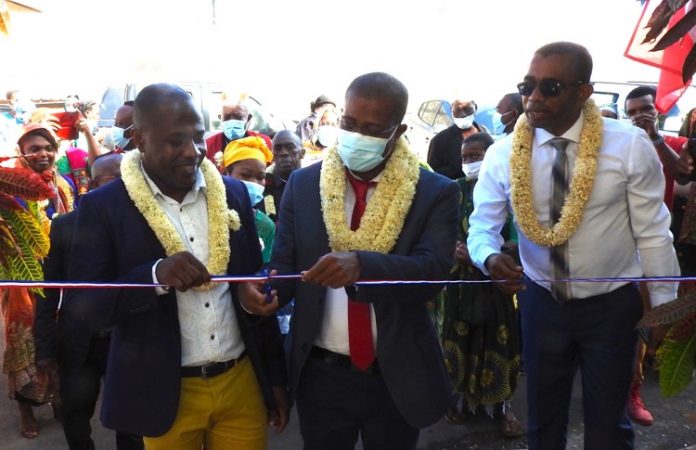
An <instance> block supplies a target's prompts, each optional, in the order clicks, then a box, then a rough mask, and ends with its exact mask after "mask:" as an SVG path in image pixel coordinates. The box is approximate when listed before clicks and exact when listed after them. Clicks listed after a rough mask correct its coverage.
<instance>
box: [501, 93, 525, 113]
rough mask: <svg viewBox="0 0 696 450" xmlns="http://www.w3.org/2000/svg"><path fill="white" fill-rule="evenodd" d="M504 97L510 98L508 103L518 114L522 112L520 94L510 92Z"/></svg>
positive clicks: (522, 106)
mask: <svg viewBox="0 0 696 450" xmlns="http://www.w3.org/2000/svg"><path fill="white" fill-rule="evenodd" d="M505 97H507V98H509V99H510V104H511V105H512V107H513V108H514V109H515V111H517V113H518V114H520V115H521V114H523V113H524V105H523V104H522V95H521V94H520V93H519V92H511V93H510V94H505Z"/></svg>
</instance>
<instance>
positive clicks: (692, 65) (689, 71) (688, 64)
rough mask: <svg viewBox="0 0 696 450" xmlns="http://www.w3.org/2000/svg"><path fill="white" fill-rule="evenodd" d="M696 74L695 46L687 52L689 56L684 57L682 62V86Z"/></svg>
mask: <svg viewBox="0 0 696 450" xmlns="http://www.w3.org/2000/svg"><path fill="white" fill-rule="evenodd" d="M694 73H696V45H694V46H693V48H692V49H691V50H689V54H688V55H686V59H685V60H684V65H683V66H682V81H683V82H684V84H688V83H689V80H691V77H693V76H694Z"/></svg>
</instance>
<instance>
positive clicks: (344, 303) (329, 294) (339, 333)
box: [314, 174, 382, 355]
mask: <svg viewBox="0 0 696 450" xmlns="http://www.w3.org/2000/svg"><path fill="white" fill-rule="evenodd" d="M381 175H382V174H378V175H377V176H376V177H374V178H373V179H372V180H371V181H373V182H378V181H379V179H380V178H381ZM375 189H376V186H370V187H369V188H368V189H367V203H369V202H370V198H372V194H374V192H375ZM354 206H355V191H354V190H353V186H351V184H350V181H348V178H347V177H346V192H345V196H344V200H343V211H344V213H345V217H346V223H347V224H348V225H349V226H350V222H351V218H352V217H353V207H354ZM370 322H371V323H372V343H373V345H374V346H375V348H377V321H376V320H375V309H374V307H373V306H372V304H370ZM314 344H315V345H316V346H317V347H321V348H324V349H326V350H331V351H332V352H336V353H341V354H343V355H350V345H349V342H348V295H347V294H346V290H345V289H344V288H339V289H333V288H326V298H325V299H324V318H323V320H322V323H321V329H320V330H319V334H318V335H317V337H316V339H315V340H314Z"/></svg>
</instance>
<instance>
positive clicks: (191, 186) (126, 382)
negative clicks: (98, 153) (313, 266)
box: [64, 84, 287, 450]
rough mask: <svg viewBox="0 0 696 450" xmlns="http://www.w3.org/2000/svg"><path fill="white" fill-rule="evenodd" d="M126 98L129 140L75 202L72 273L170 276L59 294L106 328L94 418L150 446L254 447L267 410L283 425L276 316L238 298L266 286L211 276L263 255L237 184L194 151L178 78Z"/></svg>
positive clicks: (189, 113)
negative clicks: (111, 175)
mask: <svg viewBox="0 0 696 450" xmlns="http://www.w3.org/2000/svg"><path fill="white" fill-rule="evenodd" d="M134 108H135V111H134V112H135V126H134V130H133V140H134V143H135V144H136V145H137V150H134V151H132V152H130V153H128V154H126V156H125V157H124V161H123V164H122V165H121V172H122V179H121V180H117V181H114V182H113V183H110V184H109V185H108V186H105V187H103V188H102V189H98V190H96V191H94V192H91V193H89V194H88V195H86V196H85V198H84V203H81V205H80V209H79V212H78V220H77V225H76V229H75V239H73V248H72V253H71V254H72V258H71V259H72V261H71V266H70V271H69V277H70V279H74V280H84V281H114V282H121V283H154V284H161V285H164V286H167V287H166V288H160V287H157V288H153V287H148V288H135V289H126V288H122V289H92V290H87V289H85V290H74V291H72V292H70V294H69V295H68V296H67V298H66V302H67V303H66V308H65V312H66V315H67V314H68V313H69V314H70V315H72V316H74V318H75V320H89V323H91V324H92V326H93V327H94V328H95V329H101V328H102V327H104V326H108V325H113V326H114V330H113V332H112V337H111V347H110V349H109V359H108V364H107V373H106V379H105V386H104V394H103V405H102V406H103V407H102V415H101V419H102V422H103V423H104V425H105V426H106V427H108V428H113V429H117V430H121V431H126V432H130V433H135V434H139V435H143V436H145V439H144V441H145V446H146V448H147V449H191V450H193V449H196V450H198V449H200V448H201V446H202V445H203V443H204V442H205V445H206V448H208V449H263V448H265V445H266V431H265V424H266V422H267V418H268V417H267V409H268V411H269V413H270V415H271V416H272V417H271V420H272V422H273V423H274V424H275V426H276V430H277V431H281V430H282V429H283V428H284V426H285V424H286V423H287V406H286V405H287V403H286V402H285V399H284V397H283V394H284V388H283V386H285V378H286V377H285V371H284V361H283V357H282V349H281V345H280V335H279V330H278V324H277V321H276V320H275V318H267V319H266V318H264V319H259V318H258V317H252V316H250V315H249V314H248V313H246V312H244V311H243V310H242V309H241V308H240V307H239V299H240V298H243V297H248V300H249V301H255V300H258V301H260V298H262V297H263V296H262V294H260V293H258V292H257V291H256V290H254V289H253V287H251V286H250V285H234V284H228V283H208V282H209V281H210V279H211V272H212V273H213V274H224V273H229V274H251V273H253V272H255V271H257V270H258V269H259V268H260V267H261V253H260V248H259V241H258V237H257V235H256V229H255V226H254V219H253V215H252V210H251V205H250V204H249V199H248V195H247V193H246V191H245V188H244V186H243V184H241V183H240V182H238V181H235V180H230V179H225V180H223V179H222V178H221V177H220V175H219V173H218V172H217V170H216V169H215V168H214V167H213V166H212V164H211V163H210V162H208V161H207V160H205V151H206V148H205V141H204V133H205V129H204V127H203V121H202V118H201V116H200V114H199V113H198V111H197V110H196V109H195V107H194V105H193V102H192V101H191V98H190V96H189V95H188V94H187V93H186V92H185V91H184V90H182V89H181V88H179V87H177V86H172V85H167V84H156V85H151V86H148V87H146V88H145V89H143V90H142V91H141V92H140V94H138V97H137V98H136V100H135V107H134ZM255 297H259V299H256V298H255ZM64 321H65V322H66V323H70V321H71V317H64Z"/></svg>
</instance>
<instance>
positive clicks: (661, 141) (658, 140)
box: [652, 135, 665, 145]
mask: <svg viewBox="0 0 696 450" xmlns="http://www.w3.org/2000/svg"><path fill="white" fill-rule="evenodd" d="M664 142H665V138H663V137H662V135H657V138H655V139H653V140H652V143H653V145H660V144H664Z"/></svg>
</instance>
